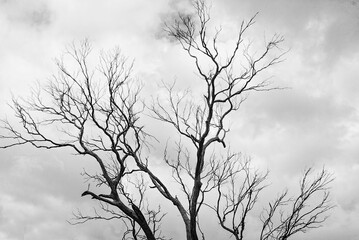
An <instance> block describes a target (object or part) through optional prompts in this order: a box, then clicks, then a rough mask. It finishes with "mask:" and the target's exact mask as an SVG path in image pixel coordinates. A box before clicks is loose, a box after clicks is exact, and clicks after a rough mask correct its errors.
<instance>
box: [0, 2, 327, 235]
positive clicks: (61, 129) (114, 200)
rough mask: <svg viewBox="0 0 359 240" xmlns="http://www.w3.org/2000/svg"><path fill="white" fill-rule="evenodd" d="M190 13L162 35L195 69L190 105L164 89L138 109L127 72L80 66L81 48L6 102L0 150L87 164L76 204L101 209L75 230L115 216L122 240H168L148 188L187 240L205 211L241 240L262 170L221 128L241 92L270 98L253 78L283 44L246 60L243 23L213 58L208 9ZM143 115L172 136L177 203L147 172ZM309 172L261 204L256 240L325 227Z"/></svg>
mask: <svg viewBox="0 0 359 240" xmlns="http://www.w3.org/2000/svg"><path fill="white" fill-rule="evenodd" d="M193 7H194V11H195V12H194V14H192V15H191V14H190V15H183V14H179V15H178V18H177V19H176V20H175V21H174V22H173V23H171V24H170V23H168V24H166V28H165V31H166V32H167V34H168V36H169V37H170V38H171V39H172V40H174V41H175V42H177V43H179V44H180V45H181V47H182V48H183V50H184V51H185V52H186V53H187V54H188V56H189V57H190V59H192V60H193V62H194V64H195V67H196V70H197V73H198V78H199V79H198V81H199V82H200V83H201V84H202V86H204V87H203V89H202V92H200V93H199V94H198V96H197V98H196V100H191V98H190V95H189V94H186V93H185V94H183V93H182V94H179V93H176V91H175V90H174V86H173V85H168V84H164V87H165V89H166V91H167V93H168V95H167V102H163V101H160V100H159V99H154V101H153V104H152V105H151V106H148V107H147V108H146V107H145V106H143V104H141V100H140V99H139V93H140V90H141V86H140V85H139V84H138V83H137V82H136V80H135V79H134V78H133V77H132V69H133V63H132V62H131V61H129V60H128V59H127V58H126V57H124V56H123V55H122V54H121V52H120V50H119V49H114V50H113V51H110V52H107V53H102V54H101V56H100V59H99V65H98V66H97V67H95V68H91V67H90V65H91V64H90V62H89V56H90V54H91V46H90V44H89V43H88V41H84V42H83V43H82V44H80V45H76V44H74V45H72V46H71V47H70V48H69V49H68V50H67V52H66V53H67V56H68V57H70V59H71V61H73V62H74V63H75V66H76V68H75V70H70V68H69V67H67V66H66V65H65V63H64V61H61V60H59V61H57V67H58V74H57V75H54V76H53V78H52V79H51V81H50V82H49V84H48V85H47V86H46V87H45V88H43V89H41V88H39V89H37V90H35V91H34V93H33V95H32V96H31V98H29V99H27V100H24V99H20V98H14V99H13V101H12V107H13V110H14V111H15V117H16V118H17V119H18V120H19V122H20V123H21V128H17V127H16V126H15V125H14V124H12V123H11V122H10V121H8V120H2V129H3V130H5V131H4V132H5V133H4V134H2V135H1V136H0V137H1V139H2V140H5V144H3V145H2V146H1V148H8V147H13V146H19V145H23V144H31V145H33V146H34V147H36V148H45V149H54V148H70V149H72V150H73V151H74V152H75V153H76V154H79V155H84V156H87V157H89V158H92V159H93V160H95V161H96V162H97V163H98V167H99V170H100V172H99V173H98V174H91V173H89V172H84V173H83V175H84V177H85V178H86V179H88V180H89V182H90V183H95V185H91V184H89V185H88V188H87V190H86V191H84V192H83V193H82V196H90V197H92V198H93V199H95V200H97V201H98V202H99V204H100V210H94V214H93V215H85V214H83V213H81V212H80V211H79V212H76V213H74V215H75V222H74V223H84V222H86V221H88V220H95V219H104V220H112V219H118V220H120V221H122V222H123V225H124V227H125V230H124V233H123V237H122V239H150V240H151V239H152V240H154V239H167V238H166V237H165V236H164V233H165V231H163V229H162V227H161V226H162V225H161V220H163V218H164V217H165V215H166V212H164V210H163V208H162V207H161V206H155V205H156V204H154V202H153V201H151V196H150V195H149V194H148V193H150V192H153V191H156V192H157V193H158V194H159V195H160V196H162V197H163V199H164V200H163V201H165V200H167V201H169V202H170V203H172V204H173V206H174V208H175V209H177V211H178V213H179V216H180V217H181V219H182V221H183V224H184V229H185V235H186V239H187V240H198V239H199V238H201V239H205V238H206V233H205V231H204V230H203V228H202V227H201V222H200V220H201V217H202V216H201V214H200V213H201V210H202V209H203V208H208V209H209V210H210V211H211V212H212V213H213V214H214V215H213V216H214V218H213V219H216V221H213V220H212V221H211V222H210V224H215V223H219V226H220V227H221V228H222V229H223V230H224V232H226V233H228V234H229V235H230V236H231V237H233V238H235V239H237V240H239V239H245V229H246V227H247V223H248V221H247V219H248V216H249V214H251V210H252V209H253V208H254V206H255V204H256V203H257V202H258V198H259V194H260V192H261V191H262V190H263V189H264V187H265V186H266V185H265V179H266V178H267V173H261V172H260V171H258V170H255V169H253V167H251V165H250V159H249V158H248V157H245V156H243V155H241V154H238V153H233V152H232V151H231V150H230V148H229V147H228V146H227V145H228V144H227V142H226V136H227V134H228V132H229V128H228V124H227V121H226V120H227V119H228V118H229V116H230V115H231V114H232V113H233V112H235V111H236V110H237V109H238V108H239V106H240V105H241V103H242V102H243V101H244V100H245V99H246V96H247V92H250V91H263V90H270V89H271V87H270V86H269V85H268V82H267V81H266V80H261V76H260V75H261V73H262V72H264V71H265V70H266V69H268V68H270V67H272V66H273V65H275V64H277V63H279V62H280V61H281V60H282V56H283V54H284V53H283V52H281V53H279V54H278V55H275V52H276V50H277V49H278V46H279V45H280V44H281V42H282V41H283V38H282V37H281V36H278V35H274V36H273V38H272V39H271V40H270V41H269V42H267V43H266V44H265V45H264V47H263V49H261V50H260V49H257V51H256V52H257V53H256V54H251V51H250V45H245V44H244V35H245V33H246V32H247V30H248V29H249V28H250V27H252V25H253V24H254V22H255V17H256V16H254V17H253V18H251V19H249V21H247V22H246V21H243V22H242V23H241V24H240V27H239V30H238V34H237V38H236V41H235V44H234V46H233V48H232V51H231V52H230V54H223V53H222V52H221V51H220V47H219V40H218V39H219V37H220V35H221V29H218V30H216V31H215V32H214V34H209V32H210V30H209V29H208V23H209V22H210V12H209V10H210V9H209V7H208V6H207V5H206V3H205V1H204V0H197V1H194V3H193ZM237 58H240V63H241V64H240V65H238V64H236V63H237V62H236V61H237V60H236V59H237ZM198 99H199V100H198ZM197 100H198V101H197ZM147 110H149V111H150V114H151V115H152V117H153V118H155V119H157V120H159V121H161V122H163V123H165V124H166V123H167V124H169V125H171V126H172V127H174V129H175V130H176V131H177V133H178V134H179V136H180V138H179V140H178V141H176V142H175V143H176V145H175V151H174V152H173V151H170V149H169V147H166V148H165V151H164V154H163V158H164V162H165V164H166V165H167V167H168V169H169V170H170V171H171V174H172V177H173V180H175V182H176V184H177V185H176V186H178V189H180V191H181V194H178V191H174V190H173V184H171V183H169V182H168V181H166V180H168V179H166V178H163V177H162V176H161V175H160V174H158V173H156V172H154V171H153V170H152V169H153V168H152V167H151V156H147V155H146V154H145V153H144V151H143V150H144V149H145V148H148V149H150V148H151V141H154V140H155V139H154V137H152V136H151V135H150V134H148V133H147V132H146V131H145V128H144V126H142V125H141V124H140V122H139V119H140V117H141V116H143V114H147V113H144V111H147ZM54 131H55V132H56V134H53V132H54ZM221 148H227V152H226V154H223V153H220V152H221V151H220V152H218V151H217V150H221ZM311 172H312V169H308V170H307V171H305V173H304V176H303V178H302V180H301V182H300V191H299V194H298V195H297V196H296V197H290V196H289V195H288V193H287V192H284V193H282V194H281V195H279V196H278V197H277V198H276V199H275V200H274V201H272V202H270V203H269V204H268V206H267V208H266V209H265V210H264V211H263V213H262V214H261V216H260V220H261V222H262V229H260V230H259V239H261V240H270V239H278V240H279V239H280V240H284V239H288V238H289V237H290V236H292V235H293V234H296V233H298V232H305V231H307V230H308V229H310V228H317V227H319V226H320V225H321V223H323V222H324V221H325V219H326V217H327V215H326V213H327V212H328V210H330V209H331V208H332V205H331V204H330V201H329V200H330V199H329V192H328V184H329V183H330V182H331V181H332V176H331V175H330V174H329V173H328V172H327V171H326V170H322V171H321V172H320V173H319V175H317V176H314V177H313V178H311V177H310V175H311ZM318 199H319V201H318Z"/></svg>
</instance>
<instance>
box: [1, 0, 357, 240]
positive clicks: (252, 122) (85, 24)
mask: <svg viewBox="0 0 359 240" xmlns="http://www.w3.org/2000/svg"><path fill="white" fill-rule="evenodd" d="M212 5H213V6H212V13H213V21H214V22H215V23H217V22H218V25H220V24H221V25H222V26H223V28H224V27H228V28H229V29H231V30H230V31H228V32H225V31H224V38H223V41H224V42H226V41H227V38H228V42H230V41H229V39H230V38H231V36H232V35H231V31H232V29H233V31H235V29H236V28H238V26H239V23H240V21H242V20H243V19H248V18H249V17H250V16H253V14H255V13H256V12H259V16H258V17H257V23H256V25H255V26H254V28H253V30H252V31H251V32H250V33H251V35H250V36H249V37H250V38H251V39H256V40H258V44H260V43H261V42H263V41H264V39H265V38H269V37H270V36H271V35H272V34H274V33H279V34H283V35H284V36H285V39H286V41H285V43H284V45H283V49H290V51H289V52H288V53H287V54H286V56H285V58H286V60H285V61H284V62H283V63H281V64H280V65H278V66H276V67H275V68H274V69H273V71H271V72H270V74H271V75H274V78H273V81H274V82H275V84H276V85H279V86H284V87H287V88H288V89H286V90H278V91H272V92H268V93H255V94H251V95H250V96H249V98H248V100H247V101H246V102H245V103H244V104H243V107H242V108H241V109H240V110H239V111H238V113H236V114H235V116H234V117H233V118H232V119H231V126H232V127H231V133H230V135H229V139H230V140H231V146H232V147H235V148H238V149H239V150H240V151H242V152H244V153H245V154H248V155H251V156H252V157H253V159H254V161H255V162H256V164H258V165H259V166H261V167H263V168H264V169H267V168H268V169H269V170H270V171H271V174H270V177H271V180H272V181H273V190H275V192H277V191H278V192H280V191H281V190H282V189H283V188H284V187H285V185H283V184H281V183H283V182H284V181H285V182H286V183H287V184H286V185H287V186H289V187H295V186H296V185H297V183H298V177H299V176H300V174H301V173H302V172H303V169H304V168H305V167H310V166H313V165H314V166H315V167H317V168H321V167H322V166H326V167H327V168H328V169H329V170H330V171H332V172H333V173H334V175H335V177H336V180H335V182H334V183H333V188H332V198H333V201H334V202H335V203H336V204H337V207H336V209H335V210H334V211H333V214H332V217H331V218H330V219H329V220H328V222H327V223H326V224H325V225H324V227H323V228H321V229H318V230H313V231H310V232H309V233H308V234H305V235H301V236H299V238H298V239H302V240H303V239H304V240H305V239H308V240H309V239H319V240H320V239H326V240H334V239H338V238H339V237H341V238H343V239H348V240H351V239H353V240H354V239H356V237H357V236H359V232H358V230H357V229H356V223H357V222H358V221H359V217H358V216H359V191H357V187H356V185H355V183H356V182H358V181H359V150H358V145H359V109H358V102H359V95H358V94H357V93H358V91H359V81H358V79H357V78H358V76H359V69H358V67H357V66H358V64H359V51H358V50H359V45H358V44H357V43H358V42H359V17H358V16H359V14H358V13H359V7H358V4H357V3H356V2H355V1H349V0H348V1H339V0H318V1H310V0H304V1H286V0H274V1H264V0H255V1H250V0H242V1H235V0H224V1H213V4H212ZM187 6H188V1H165V0H161V1H143V0H135V1H114V0H106V1H101V2H98V1H94V0H90V1H88V0H86V1H85V0H81V1H76V2H74V1H69V0H66V1H56V0H50V1H34V0H31V1H25V0H14V1H5V0H2V1H0V38H1V39H2V43H1V45H0V52H1V54H0V110H1V112H3V113H4V114H3V115H2V116H1V118H3V116H4V115H5V114H6V115H8V116H10V117H11V112H10V111H9V108H8V107H7V105H6V102H8V101H9V100H10V99H11V91H12V92H13V93H15V94H16V95H26V94H28V89H29V87H30V86H31V85H32V84H33V83H34V82H35V81H36V80H38V81H39V82H45V81H46V80H47V78H48V77H50V76H51V74H52V73H54V72H55V71H56V68H55V66H54V64H53V59H54V57H57V56H59V55H60V54H61V52H62V50H63V49H64V47H65V45H66V44H69V43H71V41H73V40H80V39H84V38H89V39H90V40H91V41H92V42H93V45H94V48H95V49H94V52H96V51H97V50H99V49H102V48H105V49H110V48H113V47H114V46H116V45H118V46H119V47H120V48H121V49H123V51H124V53H125V54H126V55H129V56H130V58H131V57H133V58H135V59H136V61H135V70H136V73H137V75H138V77H139V78H140V80H141V81H142V82H143V83H144V86H145V87H144V95H148V94H150V93H156V94H157V93H158V94H159V93H160V92H159V90H158V83H159V82H160V81H162V80H163V81H173V79H174V78H176V79H177V81H178V86H179V87H184V88H188V87H191V88H193V89H197V88H198V87H199V85H198V83H197V82H196V77H195V75H194V74H193V72H194V69H193V63H192V62H191V60H189V59H188V58H187V57H186V54H185V53H184V52H183V51H182V50H181V48H180V46H178V45H176V44H173V43H172V42H170V41H167V40H166V39H165V38H161V37H160V36H161V35H160V32H161V27H163V22H162V21H163V20H164V19H167V18H168V16H171V14H174V13H175V12H176V11H186V8H187ZM151 126H153V127H154V128H155V129H153V130H150V131H153V132H157V130H158V129H160V128H161V127H162V126H159V125H158V124H156V123H153V124H152V125H151ZM165 133H166V131H162V132H161V134H165ZM159 138H160V139H164V140H166V136H165V135H163V136H162V135H160V136H159ZM88 164H90V163H88V162H87V161H86V160H85V159H80V160H79V159H77V158H76V157H74V156H72V155H70V154H69V153H68V152H64V153H60V152H57V153H56V154H53V153H50V152H42V151H35V150H33V149H32V148H31V147H24V148H17V149H9V150H5V151H4V150H1V159H0V189H1V193H2V194H1V196H0V239H6V240H13V239H16V240H17V239H23V238H25V239H39V240H41V239H58V240H60V239H61V240H62V239H90V240H91V239H116V237H118V235H119V234H120V231H119V229H118V223H112V224H108V223H106V222H101V223H89V224H85V225H81V226H75V227H74V226H71V225H69V224H67V222H66V220H68V219H69V218H71V212H72V211H76V209H77V208H78V207H79V208H85V209H88V210H91V208H92V206H94V204H95V203H94V202H92V201H90V200H86V199H82V198H80V193H81V192H82V191H83V190H84V189H86V187H87V185H86V183H84V182H83V180H82V178H81V176H80V175H79V173H80V172H81V171H82V168H83V167H84V166H89V167H90V168H92V167H93V166H92V165H91V164H90V165H88ZM158 164H160V163H158ZM293 176H295V177H293ZM170 218H172V217H170ZM116 224H117V225H116ZM169 231H170V232H174V233H176V234H177V233H178V230H176V229H173V230H169Z"/></svg>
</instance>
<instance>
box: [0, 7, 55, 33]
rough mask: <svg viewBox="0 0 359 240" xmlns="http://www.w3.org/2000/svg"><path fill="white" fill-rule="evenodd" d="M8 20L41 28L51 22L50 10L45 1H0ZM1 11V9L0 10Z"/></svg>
mask: <svg viewBox="0 0 359 240" xmlns="http://www.w3.org/2000/svg"><path fill="white" fill-rule="evenodd" d="M0 4H1V5H2V12H3V14H5V15H6V16H7V19H8V20H9V21H10V22H13V23H15V24H20V25H24V26H30V27H33V28H37V29H41V28H42V27H46V26H48V25H50V24H51V21H52V12H51V10H50V8H49V7H48V5H47V4H46V2H42V1H41V2H40V1H39V2H36V1H23V0H14V1H6V2H2V3H0ZM0 11H1V10H0Z"/></svg>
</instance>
